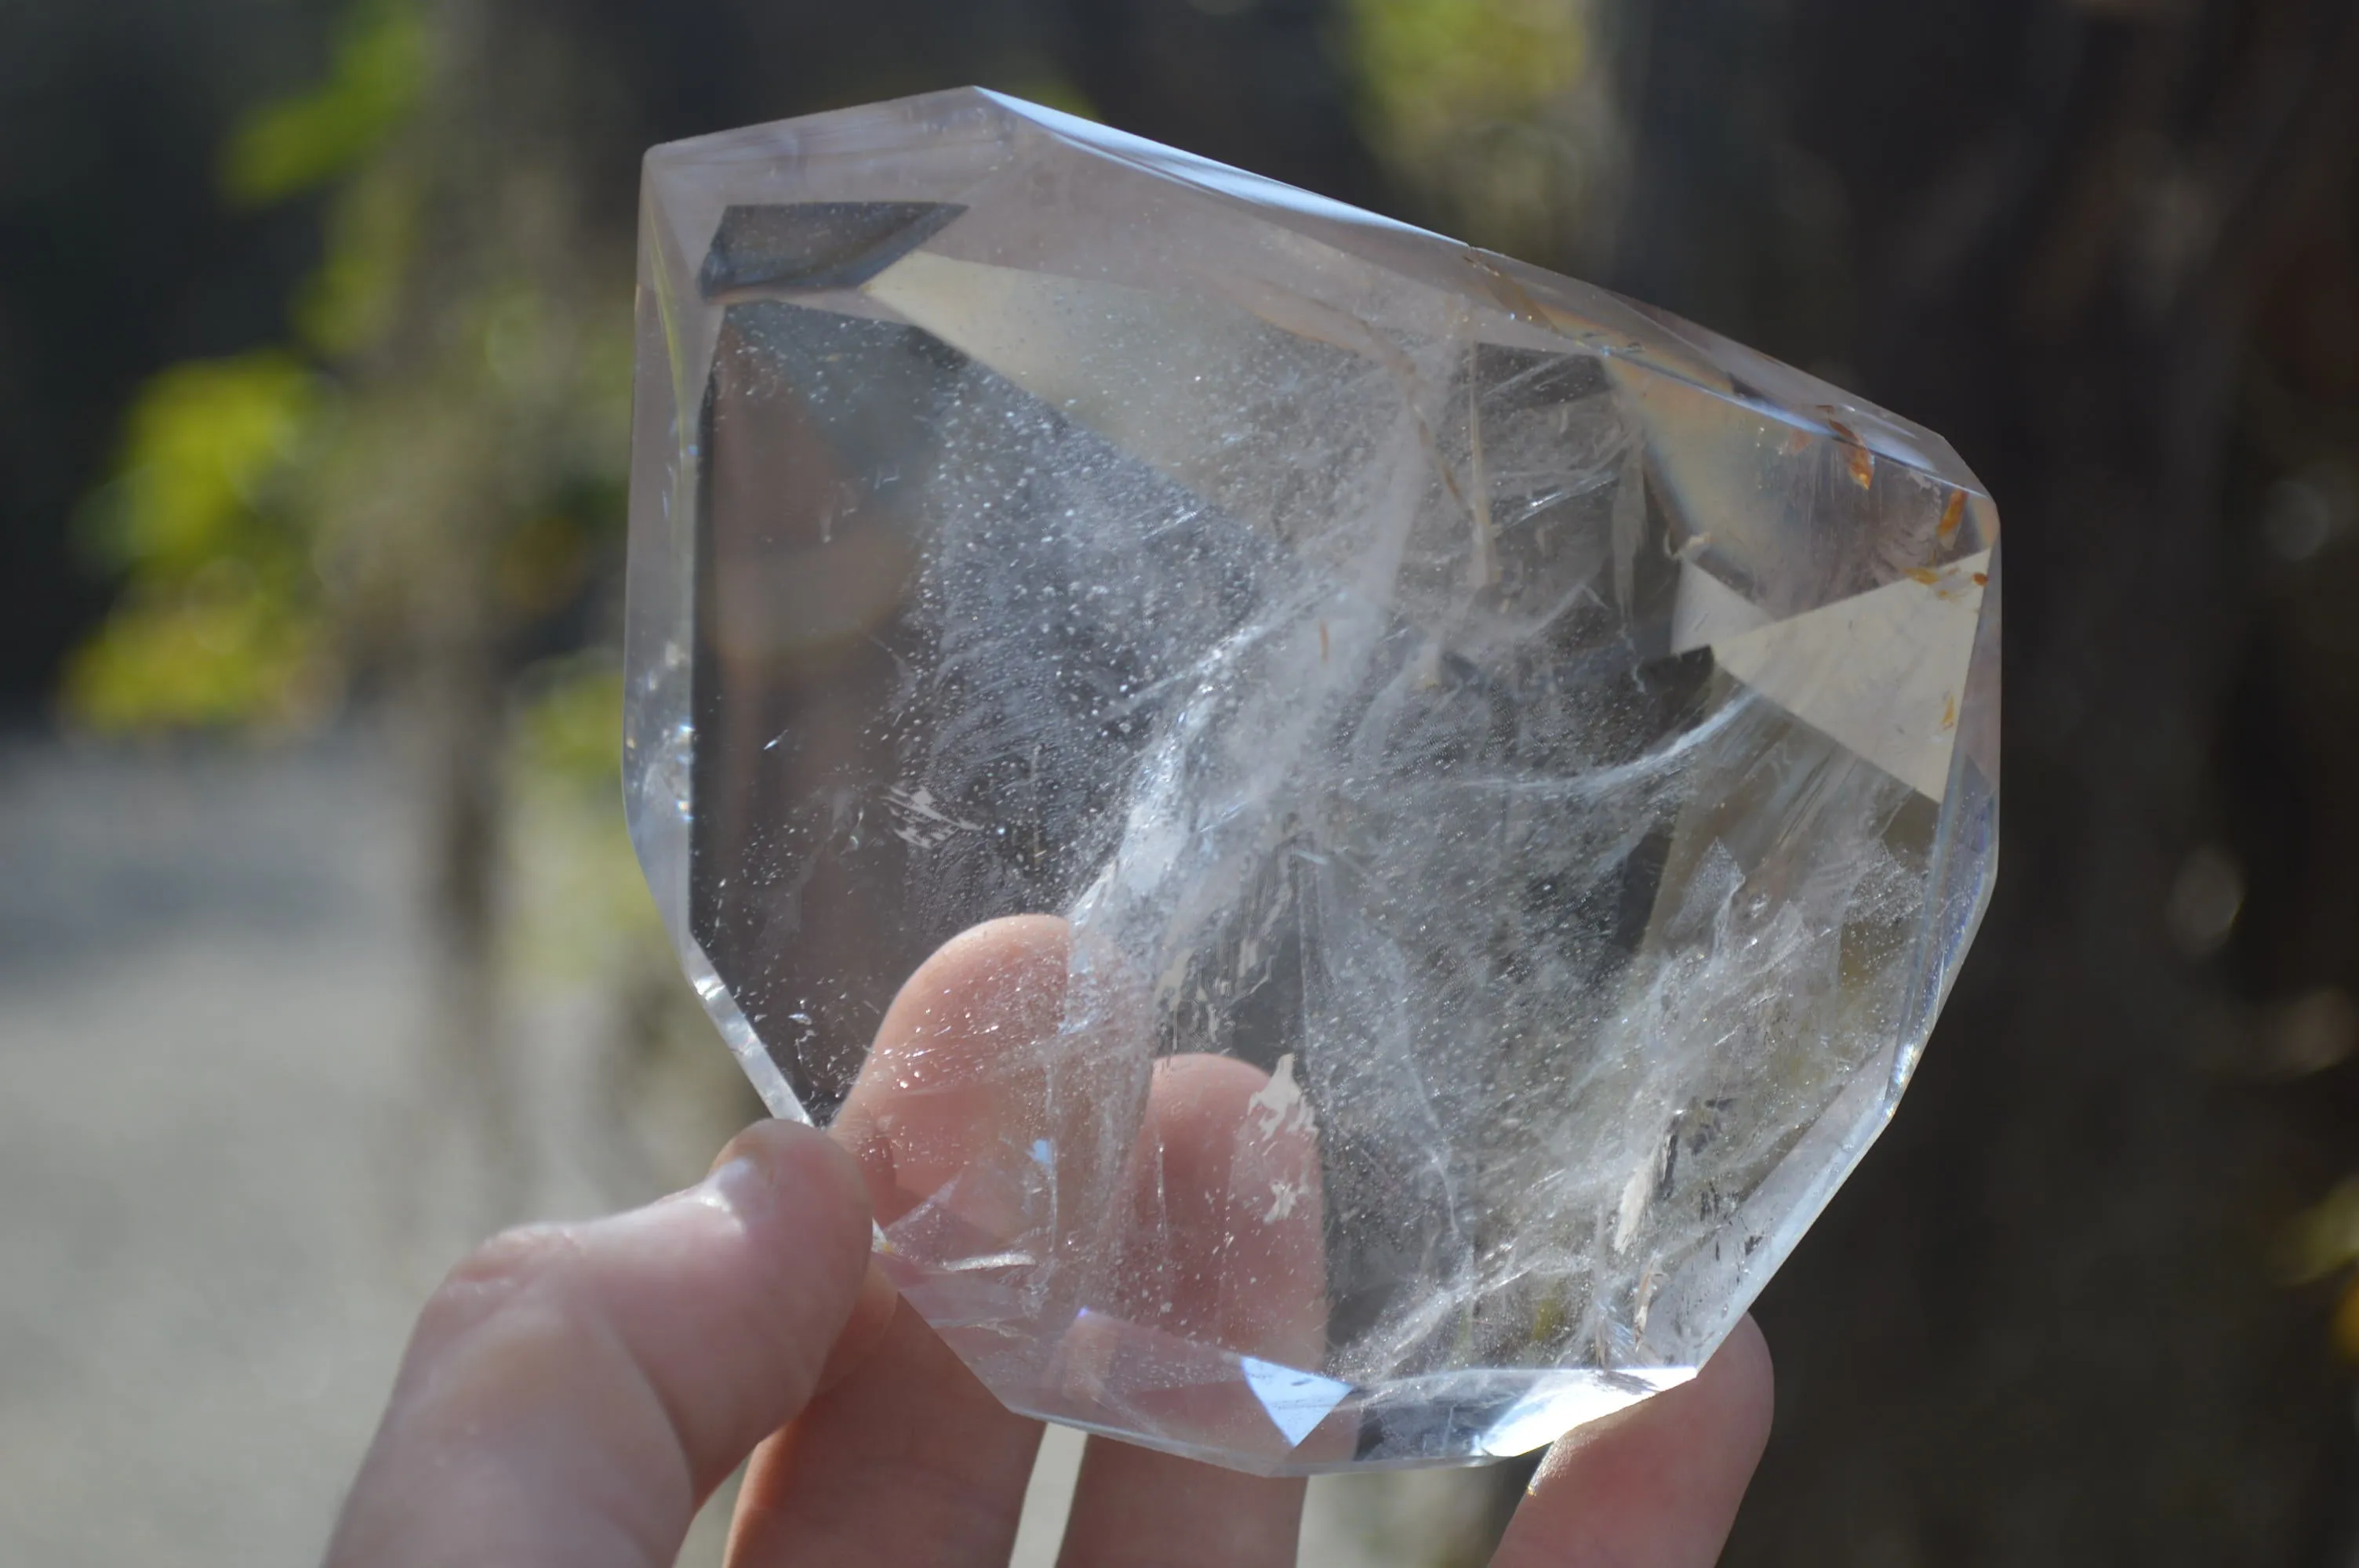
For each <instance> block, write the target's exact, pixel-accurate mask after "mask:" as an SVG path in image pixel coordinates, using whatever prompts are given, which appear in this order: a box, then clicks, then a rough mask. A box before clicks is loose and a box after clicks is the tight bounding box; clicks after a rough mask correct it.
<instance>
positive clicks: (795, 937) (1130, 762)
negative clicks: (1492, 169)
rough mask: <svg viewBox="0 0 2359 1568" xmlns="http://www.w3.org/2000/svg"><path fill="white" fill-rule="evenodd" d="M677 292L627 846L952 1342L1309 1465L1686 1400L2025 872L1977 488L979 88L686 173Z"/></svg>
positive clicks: (1417, 243) (666, 349)
mask: <svg viewBox="0 0 2359 1568" xmlns="http://www.w3.org/2000/svg"><path fill="white" fill-rule="evenodd" d="M641 258H642V259H641V273H640V286H639V318H638V319H639V329H638V331H639V337H638V401H637V414H636V431H635V443H636V451H635V460H634V465H633V489H632V503H631V545H630V548H631V582H630V605H629V621H630V626H629V666H630V668H629V717H628V726H627V729H628V733H627V739H626V747H625V778H626V784H627V790H628V798H629V805H630V813H631V822H632V829H633V832H634V835H635V837H636V840H637V844H638V849H639V853H640V856H641V859H642V860H643V861H644V863H645V866H646V868H647V877H648V881H649V882H650V883H651V885H652V886H653V888H654V890H655V893H656V897H657V901H658V903H659V904H660V905H661V907H662V910H663V913H664V914H665V916H666V918H667V919H668V921H669V925H670V929H671V931H672V934H673V935H674V937H675V938H676V940H677V942H678V944H679V950H680V953H681V955H682V956H683V958H684V960H685V962H686V964H687V965H688V968H689V969H690V974H691V976H692V978H693V979H694V980H695V982H696V984H697V986H698V987H699V989H701V992H702V994H703V996H704V999H705V1001H706V1003H707V1004H708V1006H709V1007H710V1008H711V1011H712V1015H713V1017H714V1018H715V1020H716V1021H717V1022H719V1024H720V1027H721V1032H722V1033H723V1036H724V1037H725V1038H726V1040H727V1042H728V1044H729V1046H730V1048H731V1049H732V1050H733V1051H734V1052H735V1053H736V1055H737V1057H738V1060H739V1061H740V1062H741V1063H742V1064H743V1065H744V1066H745V1070H746V1072H747V1073H748V1074H749V1075H751V1076H752V1078H753V1080H754V1082H755V1084H756V1087H758V1088H759V1089H760V1091H761V1093H762V1095H763V1097H764V1098H765V1099H766V1101H767V1102H768V1104H769V1106H770V1108H772V1109H773V1110H774V1111H776V1112H777V1114H779V1115H781V1116H791V1117H807V1118H809V1119H812V1120H814V1121H816V1122H818V1123H820V1124H821V1125H823V1126H827V1127H829V1128H831V1129H832V1131H833V1132H834V1134H835V1135H836V1136H837V1137H839V1138H840V1139H842V1140H843V1141H844V1142H845V1143H846V1145H847V1146H848V1147H850V1148H851V1149H852V1151H853V1152H854V1154H855V1155H856V1156H857V1157H858V1159H859V1160H860V1162H861V1163H862V1165H863V1167H864V1170H865V1171H866V1172H867V1173H868V1176H869V1179H870V1182H871V1185H872V1189H873V1193H874V1195H875V1205H876V1219H877V1226H878V1228H877V1234H876V1248H877V1250H878V1253H879V1255H880V1256H881V1258H882V1259H883V1260H884V1262H885V1264H886V1268H887V1270H888V1271H889V1272H890V1273H891V1275H892V1277H893V1278H894V1280H895V1281H897V1284H898V1285H899V1287H900V1289H901V1291H902V1292H903V1294H904V1295H905V1296H906V1298H907V1299H908V1301H909V1302H910V1303H912V1304H913V1305H914V1306H915V1307H916V1308H917V1309H918V1310H919V1312H921V1313H922V1314H924V1315H925V1317H926V1318H927V1319H928V1321H929V1322H930V1323H931V1324H932V1325H934V1326H935V1327H936V1328H937V1329H938V1330H939V1331H940V1333H941V1335H942V1336H943V1337H944V1338H945V1339H947V1340H948V1341H949V1343H950V1344H951V1346H953V1347H954V1348H955V1349H956V1351H957V1353H958V1354H959V1355H960V1356H961V1357H962V1358H963V1359H964V1360H965V1361H966V1362H967V1364H968V1365H970V1366H971V1367H973V1369H974V1370H975V1372H976V1373H977V1374H978V1375H980V1376H981V1378H982V1379H984V1382H985V1383H987V1384H988V1385H989V1386H990V1387H991V1388H992V1389H993V1390H995V1392H996V1393H997V1394H998V1395H999V1397H1000V1398H1002V1399H1003V1400H1006V1402H1007V1403H1008V1404H1009V1405H1010V1406H1012V1407H1014V1408H1016V1409H1017V1410H1020V1411H1028V1412H1031V1413H1033V1414H1035V1415H1039V1416H1045V1417H1048V1418H1050V1419H1053V1420H1056V1421H1061V1422H1071V1423H1073V1424H1076V1425H1080V1426H1083V1427H1087V1428H1091V1429H1093V1430H1094V1431H1098V1432H1103V1433H1111V1434H1113V1435H1114V1436H1117V1437H1122V1438H1126V1439H1130V1440H1132V1441H1135V1442H1138V1443H1143V1444H1149V1445H1151V1446H1154V1447H1158V1448H1162V1449H1166V1450H1169V1451H1170V1452H1174V1453H1179V1454H1191V1455H1195V1456H1198V1457H1201V1458H1205V1459H1210V1460H1213V1461H1216V1462H1218V1463H1221V1464H1224V1465H1234V1466H1237V1467H1241V1468H1245V1469H1250V1470H1256V1471H1261V1472H1266V1473H1282V1474H1301V1473H1308V1472H1317V1471H1327V1470H1338V1469H1345V1468H1350V1467H1353V1466H1362V1465H1416V1464H1435V1463H1462V1462H1467V1461H1472V1460H1478V1459H1481V1458H1484V1457H1487V1456H1494V1455H1503V1454H1517V1453H1521V1452H1525V1451H1527V1450H1529V1449H1532V1448H1534V1447H1537V1446H1538V1445H1539V1444H1545V1443H1547V1442H1549V1440H1550V1439H1552V1438H1554V1437H1556V1436H1558V1435H1559V1434H1560V1433H1564V1432H1566V1431H1568V1430H1569V1429H1571V1428H1572V1427H1574V1426H1576V1425H1578V1424H1580V1423H1581V1422H1586V1421H1589V1420H1592V1419H1593V1418H1595V1417H1597V1416H1599V1415H1601V1414H1603V1413H1605V1412H1608V1411H1613V1410H1615V1409H1617V1408H1620V1407H1622V1406H1624V1405H1626V1404H1628V1403H1630V1402H1632V1401H1634V1400H1639V1399H1643V1398H1645V1397H1647V1395H1648V1394H1649V1393H1652V1392H1655V1391H1658V1390H1663V1389H1665V1388H1668V1387H1670V1386H1672V1385H1674V1384H1677V1383H1679V1382H1680V1381H1681V1380H1682V1379H1687V1378H1689V1377H1690V1376H1692V1375H1693V1373H1694V1370H1695V1368H1697V1367H1698V1366H1699V1365H1700V1364H1701V1361H1702V1360H1703V1359H1704V1357H1707V1356H1708V1355H1710V1353H1711V1352H1712V1348H1713V1347H1714V1346H1716V1345H1718V1344H1719V1343H1720V1341H1721V1339H1722V1337H1723V1336H1724V1335H1725V1334H1727V1332H1728V1331H1729V1329H1730V1327H1731V1326H1732V1325H1734V1323H1735V1321H1736V1320H1737V1318H1738V1316H1739V1315H1740V1314H1742V1313H1743V1311H1744V1310H1745V1305H1746V1304H1747V1303H1749V1302H1750V1301H1751V1300H1752V1299H1753V1298H1754V1296H1755V1295H1756V1293H1757V1292H1759V1291H1760V1289H1761V1288H1762V1286H1763V1284H1764V1283H1765V1282H1766V1281H1767V1279H1768V1276H1769V1274H1770V1271H1772V1270H1773V1269H1775V1268H1776V1267H1777V1264H1778V1262H1779V1261H1780V1260H1782V1259H1784V1258H1785V1257H1786V1256H1787V1254H1788V1253H1789V1252H1790V1251H1791V1250H1792V1249H1793V1248H1794V1245H1795V1243H1796V1242H1797V1240H1799V1238H1800V1236H1801V1234H1802V1232H1803V1230H1804V1229H1805V1228H1806V1227H1808V1226H1809V1225H1810V1221H1811V1219H1812V1218H1813V1217H1815V1216H1816V1215H1817V1214H1818V1212H1819V1210H1820V1209H1821V1207H1822V1206H1824V1205H1825V1203H1826V1202H1827V1199H1828V1197H1829V1195H1831V1194H1832V1192H1833V1191H1834V1189H1835V1187H1836V1185H1837V1184H1839V1183H1840V1182H1841V1181H1842V1180H1843V1177H1844V1175H1845V1174H1846V1173H1848V1172H1849V1171H1850V1170H1851V1168H1852V1167H1853V1165H1854V1163H1855V1162H1857V1161H1858V1160H1859V1158H1860V1156H1861V1154H1862V1152H1864V1150H1865V1149H1866V1147H1867V1145H1868V1143H1869V1142H1870V1141H1872V1140H1873V1139H1874V1138H1875V1134H1876V1132H1877V1130H1879V1129H1880V1128H1882V1127H1883V1125H1884V1124H1885V1121H1886V1119H1887V1118H1888V1117H1889V1116H1890V1115H1891V1114H1892V1111H1893V1108H1894V1107H1895V1104H1896V1103H1897V1098H1898V1096H1899V1094H1900V1091H1901V1088H1902V1087H1903V1085H1904V1084H1905V1083H1906V1082H1907V1080H1908V1075H1909V1071H1910V1068H1911V1067H1912V1066H1913V1065H1914V1064H1915V1062H1916V1060H1917V1056H1918V1054H1919V1050H1920V1049H1921V1047H1922V1046H1923V1044H1924V1043H1925V1039H1926V1036H1927V1033H1928V1032H1929V1031H1930V1029H1931V1027H1932V1023H1933V1020H1934V1016H1935V1014H1936V1012H1937V1011H1939V1010H1940V1005H1941V1001H1942V999H1943V997H1944V996H1945V994H1946V993H1947V991H1948V989H1949V986H1950V983H1951V979H1952V978H1953V977H1954V976H1955V975H1956V973H1957V969H1958V966H1959V963H1960V961H1961V959H1962V957H1963V956H1964V953H1965V949H1966V945H1967V943H1968V941H1969V940H1970V938H1971V936H1972V935H1973V929H1974V926H1975V924H1976V922H1977V920H1978V919H1979V918H1980V914H1981V911H1982V909H1983V905H1984V899H1985V896H1986V892H1987V890H1988V887H1989V884H1990V879H1991V875H1992V872H1993V870H1994V867H1995V856H1996V831H1997V819H1998V810H1997V790H1998V671H1999V656H1998V654H1999V650H1998V558H1997V553H1996V547H1995V546H1996V543H1997V534H1998V520H1997V515H1996V514H1995V511H1994V510H1993V508H1992V505H1991V503H1990V501H1989V499H1988V497H1987V496H1986V495H1985V494H1984V491H1983V489H1982V487H1981V486H1980V484H1979V483H1978V482H1977V481H1975V479H1974V478H1973V475H1972V474H1971V473H1969V472H1968V471H1967V470H1965V468H1964V467H1963V466H1962V464H1961V463H1960V462H1959V460H1957V458H1956V457H1955V455H1954V454H1952V453H1951V449H1950V448H1949V447H1948V446H1947V445H1946V444H1945V443H1944V442H1942V441H1941V440H1940V438H1938V437H1935V436H1933V435H1932V434H1930V432H1928V431H1925V430H1923V429H1920V428H1919V427H1916V426H1913V425H1911V424H1909V423H1908V422H1907V421H1906V420H1903V419H1900V418H1897V417H1896V416H1892V415H1889V414H1886V413H1884V412H1882V411H1881V410H1878V409H1876V408H1874V407H1871V406H1866V405H1864V404H1863V403H1860V402H1858V401H1857V400H1855V399H1854V398H1852V397H1850V396H1848V395H1845V394H1844V393H1842V392H1840V391H1838V390H1836V389H1835V388H1834V387H1832V386H1829V385H1827V384H1823V383H1821V382H1819V381H1816V380H1813V379H1812V378H1810V376H1807V375H1804V374H1801V373H1798V372H1795V371H1793V370H1790V369H1788V368H1787V367H1786V366H1784V365H1781V364H1777V363H1776V362H1771V361H1769V360H1767V359H1765V358H1764V357H1762V356H1761V355H1758V354H1756V353H1753V352H1751V351H1747V350H1745V349H1743V348H1740V347H1738V346H1736V345H1735V344H1733V343H1730V342H1728V341H1724V340H1722V339H1720V338H1717V337H1714V336H1712V334H1711V333H1708V332H1705V331H1702V330H1699V329H1697V328H1694V327H1691V326H1690V325H1688V324H1687V323H1685V322H1682V321H1680V320H1677V319H1672V318H1670V317H1668V316H1665V315H1663V314H1661V313H1659V312H1657V311H1654V310H1650V309H1648V308H1645V307H1643V306H1639V305H1635V304H1632V303H1630V302H1629V301H1626V300H1624V299H1621V298H1618V297H1614V296H1613V295H1610V294H1607V293H1604V292H1603V291H1601V290H1598V289H1595V288H1592V287H1587V286H1585V285H1582V284H1579V283H1575V282H1571V281H1570V280H1568V279H1565V278H1561V277H1557V276H1551V275H1549V274H1547V273H1543V272H1540V271H1538V270H1537V269H1534V268H1531V267H1528V266H1525V265H1519V264H1517V263H1516V262H1513V261H1510V260H1507V259H1506V258H1504V257H1501V256H1497V255H1493V254H1486V253H1484V252H1481V251H1476V250H1470V249H1468V248H1467V247H1466V246H1464V245H1461V244H1457V243H1452V242H1451V241H1448V240H1444V239H1442V238H1440V237H1439V236H1436V235H1433V234H1430V233H1426V232H1421V231H1418V230H1414V229H1410V228H1407V227H1404V226H1402V225H1399V224H1397V223H1393V222H1387V221H1386V220H1383V219H1380V218H1376V217H1374V216H1371V215H1370V214H1367V213H1364V212H1360V211H1353V210H1351V209H1348V208H1345V207H1342V206H1339V205H1337V204H1335V203H1333V202H1331V201H1327V200H1321V199H1320V198H1318V197H1314V196H1310V195H1306V194H1304V193H1303V192H1301V191H1298V190H1293V189H1287V188H1285V187H1282V186H1278V185H1275V184H1272V183H1269V182H1267V181H1266V180H1262V179H1258V178H1254V177H1252V176H1249V175H1245V174H1241V173H1239V172H1237V171H1235V170H1234V169H1229V168H1222V167H1220V166H1218V165H1214V164H1212V163H1208V162H1205V161H1202V160H1201V159H1198V158H1194V157H1189V156H1187V155H1185V154H1182V153H1178V152H1173V151H1171V150H1169V149H1167V148H1164V147H1159V146H1152V145H1150V144H1147V143H1145V142H1141V141H1137V140H1135V139H1133V138H1130V137H1127V136H1125V135H1118V134H1116V133H1114V132H1111V131H1108V130H1105V129H1103V127H1100V126H1097V125H1094V124H1086V123H1083V122H1082V121H1079V120H1075V119H1071V118H1069V117H1067V116H1065V115H1062V114H1055V113H1052V112H1050V111H1049V110H1045V109H1040V108H1037V107H1035V106H1032V105H1030V104H1027V103H1017V102H1015V101H1013V100H1010V99H1006V98H1003V97H999V96H996V95H994V94H992V93H988V92H949V93H940V94H936V95H933V96H930V97H925V98H918V99H911V100H908V101H906V102H902V103H884V104H876V105H872V106H869V107H865V108H858V109H850V110H845V111H843V112H840V113H835V114H822V115H819V116H816V117H813V118H810V119H805V120H798V121H791V122H788V123H787V124H777V125H768V126H762V127H758V128H756V129H752V130H745V131H738V132H733V133H730V134H727V135H717V136H711V137H707V138H704V139H701V140H698V141H690V142H680V143H676V144H673V145H671V146H663V147H659V148H658V149H656V150H655V151H654V152H653V153H651V154H650V155H649V157H648V159H647V183H646V196H645V224H644V235H643V245H642V251H641Z"/></svg>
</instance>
